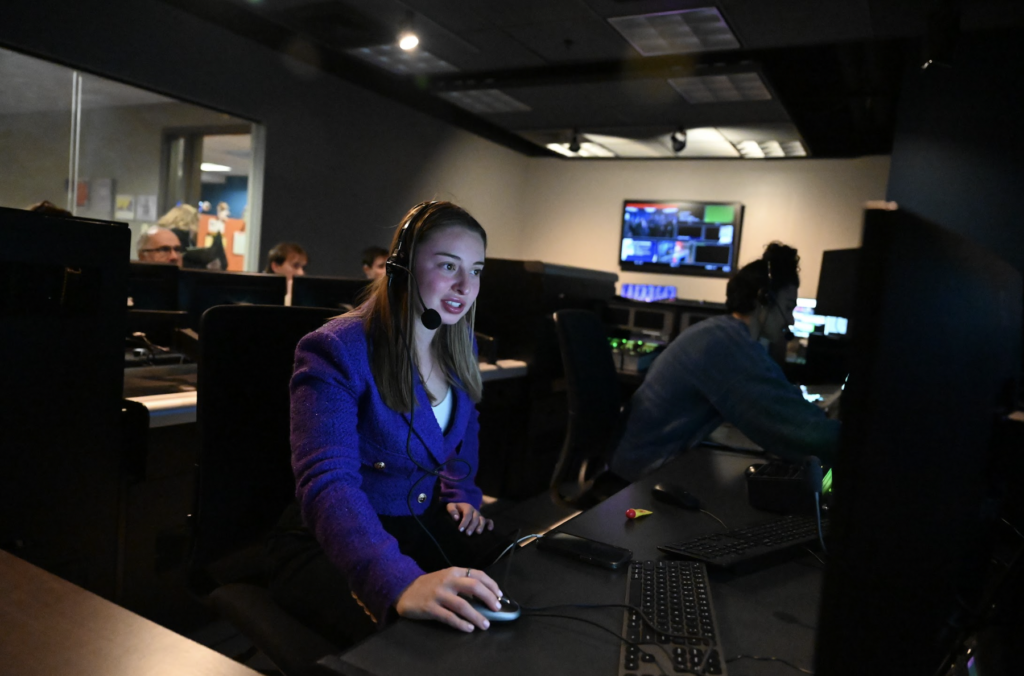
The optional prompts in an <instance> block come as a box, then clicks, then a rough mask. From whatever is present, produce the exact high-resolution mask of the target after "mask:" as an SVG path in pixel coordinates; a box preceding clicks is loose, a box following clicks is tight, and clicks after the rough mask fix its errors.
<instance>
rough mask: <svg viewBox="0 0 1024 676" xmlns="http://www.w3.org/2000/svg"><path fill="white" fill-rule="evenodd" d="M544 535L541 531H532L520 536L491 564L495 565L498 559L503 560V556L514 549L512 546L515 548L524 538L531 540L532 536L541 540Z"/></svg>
mask: <svg viewBox="0 0 1024 676" xmlns="http://www.w3.org/2000/svg"><path fill="white" fill-rule="evenodd" d="M542 537H544V535H543V534H541V533H530V534H529V535H524V536H523V537H521V538H518V539H517V540H516V541H515V542H513V543H512V544H510V545H509V546H508V547H505V549H504V550H502V552H501V554H498V556H497V558H495V559H494V561H493V562H491V565H492V566H493V565H494V564H495V563H497V562H498V561H501V559H502V557H503V556H505V555H506V554H508V553H509V552H510V551H512V548H513V547H515V546H516V545H518V544H519V543H520V542H522V541H523V540H529V539H530V538H535V539H537V540H540V539H541V538H542Z"/></svg>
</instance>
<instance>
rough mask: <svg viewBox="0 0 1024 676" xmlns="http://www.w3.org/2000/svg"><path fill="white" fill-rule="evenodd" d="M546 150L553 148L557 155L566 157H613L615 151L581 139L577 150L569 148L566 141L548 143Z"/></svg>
mask: <svg viewBox="0 0 1024 676" xmlns="http://www.w3.org/2000/svg"><path fill="white" fill-rule="evenodd" d="M547 149H548V150H553V151H554V152H556V153H558V154H559V155H564V156H566V157H573V158H576V157H615V153H613V152H612V151H611V150H608V149H607V148H605V147H604V146H602V145H600V144H598V143H594V142H592V141H583V142H581V143H580V149H579V152H575V153H574V152H573V151H571V150H569V144H568V143H548V144H547Z"/></svg>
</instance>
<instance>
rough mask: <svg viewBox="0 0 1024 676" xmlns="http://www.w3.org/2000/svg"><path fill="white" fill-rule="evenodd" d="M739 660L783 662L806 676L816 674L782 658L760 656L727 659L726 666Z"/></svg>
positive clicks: (739, 656) (741, 656) (738, 656)
mask: <svg viewBox="0 0 1024 676" xmlns="http://www.w3.org/2000/svg"><path fill="white" fill-rule="evenodd" d="M737 660H757V661H759V662H782V663H783V664H785V665H786V666H787V667H789V668H791V669H796V670H797V671H801V672H803V673H805V674H811V675H812V676H813V674H814V672H813V671H811V670H810V669H804V668H803V667H798V666H797V665H795V664H793V663H792V662H790V661H788V660H784V659H782V658H781V657H761V656H759V655H737V656H736V657H730V658H729V659H727V660H726V661H725V663H726V664H730V663H732V662H735V661H737Z"/></svg>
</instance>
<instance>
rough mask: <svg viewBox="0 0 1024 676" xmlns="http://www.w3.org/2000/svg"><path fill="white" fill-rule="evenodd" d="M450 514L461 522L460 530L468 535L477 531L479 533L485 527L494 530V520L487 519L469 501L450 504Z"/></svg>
mask: <svg viewBox="0 0 1024 676" xmlns="http://www.w3.org/2000/svg"><path fill="white" fill-rule="evenodd" d="M448 514H450V515H451V517H452V519H454V520H455V521H458V522H459V531H460V532H462V533H465V534H466V535H472V534H473V533H476V534H477V535H479V534H480V533H483V532H484V529H485V528H486V529H487V530H494V522H493V521H491V520H490V519H485V518H484V517H483V515H482V514H481V513H480V512H479V510H477V509H476V508H475V507H473V505H471V504H469V503H468V502H451V503H449V504H448Z"/></svg>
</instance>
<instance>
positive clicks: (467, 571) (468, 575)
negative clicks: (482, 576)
mask: <svg viewBox="0 0 1024 676" xmlns="http://www.w3.org/2000/svg"><path fill="white" fill-rule="evenodd" d="M472 572H473V569H472V568H467V569H466V577H473V576H472V575H471V574H470V573H472Z"/></svg>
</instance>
